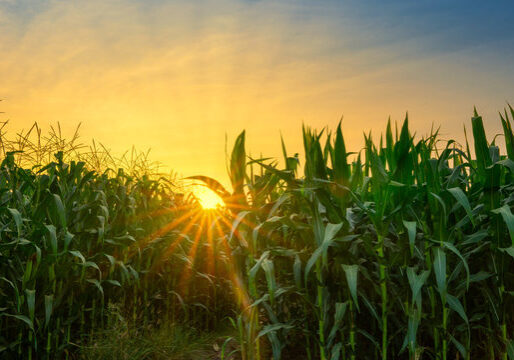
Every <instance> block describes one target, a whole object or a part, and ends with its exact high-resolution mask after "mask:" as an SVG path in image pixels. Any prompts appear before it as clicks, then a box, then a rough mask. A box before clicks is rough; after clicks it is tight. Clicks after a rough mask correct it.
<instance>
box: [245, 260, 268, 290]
mask: <svg viewBox="0 0 514 360" xmlns="http://www.w3.org/2000/svg"><path fill="white" fill-rule="evenodd" d="M268 256H269V251H265V252H263V253H262V255H261V257H260V258H259V260H258V261H257V262H256V263H255V264H254V265H253V266H252V268H251V269H250V271H249V272H248V284H249V291H250V295H251V296H252V297H253V298H254V299H256V298H257V297H258V294H257V285H256V278H257V273H258V272H259V269H260V268H261V265H262V262H263V261H264V260H266V259H267V258H268Z"/></svg>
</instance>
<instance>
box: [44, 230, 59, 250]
mask: <svg viewBox="0 0 514 360" xmlns="http://www.w3.org/2000/svg"><path fill="white" fill-rule="evenodd" d="M45 227H46V230H47V233H48V241H49V243H50V249H51V250H52V253H53V254H54V255H57V233H56V229H55V226H53V225H45Z"/></svg>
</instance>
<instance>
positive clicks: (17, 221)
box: [7, 208, 23, 238]
mask: <svg viewBox="0 0 514 360" xmlns="http://www.w3.org/2000/svg"><path fill="white" fill-rule="evenodd" d="M7 210H9V212H10V213H11V215H12V217H13V219H14V223H15V224H16V231H17V233H18V238H21V227H22V224H23V219H22V217H21V214H20V212H19V211H18V210H16V209H9V208H8V209H7Z"/></svg>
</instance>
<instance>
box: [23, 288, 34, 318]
mask: <svg viewBox="0 0 514 360" xmlns="http://www.w3.org/2000/svg"><path fill="white" fill-rule="evenodd" d="M25 295H26V298H27V308H28V310H29V319H30V320H31V321H32V322H34V316H35V313H36V290H29V289H25Z"/></svg>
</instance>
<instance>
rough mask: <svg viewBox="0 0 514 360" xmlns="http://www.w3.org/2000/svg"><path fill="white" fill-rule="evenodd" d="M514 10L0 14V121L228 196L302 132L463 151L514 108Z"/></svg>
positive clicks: (438, 5) (288, 5)
mask: <svg viewBox="0 0 514 360" xmlns="http://www.w3.org/2000/svg"><path fill="white" fill-rule="evenodd" d="M513 14H514V2H512V1H488V2H485V1H473V0H468V1H438V0H436V1H425V0H420V1H399V0H392V1H387V2H384V1H366V0H364V1H353V0H352V1H335V0H332V1H299V0H298V1H285V0H278V1H277V0H276V1H258V0H246V1H236V0H217V1H208V0H199V1H182V0H177V1H165V0H147V1H135V0H112V1H104V0H102V1H99V0H88V1H62V0H61V1H56V0H19V1H16V0H0V54H1V56H0V76H1V81H0V99H2V100H3V101H2V102H0V111H3V112H4V114H1V115H0V120H2V121H5V120H9V125H8V131H9V132H11V133H15V132H17V131H19V130H20V129H26V128H28V127H30V125H31V124H32V123H33V122H35V121H37V122H38V123H39V124H40V126H41V127H42V128H43V129H48V128H49V127H50V125H55V124H57V122H59V123H60V125H61V127H62V128H63V130H64V132H65V134H66V133H68V134H70V136H71V134H72V133H73V130H74V129H75V128H76V126H77V125H78V124H79V123H81V124H82V125H81V131H80V134H81V135H82V139H83V141H84V142H88V141H90V140H91V139H93V138H94V139H95V140H97V141H99V142H102V143H103V144H105V145H106V146H107V147H108V148H110V149H111V150H112V151H114V152H115V153H121V152H122V151H123V150H125V149H128V148H130V147H131V146H132V145H135V146H136V147H137V148H139V149H141V150H146V149H149V148H150V149H151V157H152V158H153V159H155V160H156V161H159V162H161V163H162V164H163V166H164V168H168V169H172V170H174V171H176V172H177V173H179V174H182V175H184V176H189V175H197V174H202V175H208V176H212V177H215V178H217V179H219V180H221V181H222V182H224V183H226V182H227V175H226V165H225V164H226V150H225V149H226V146H225V144H226V142H227V141H228V146H229V148H230V146H231V144H232V143H233V141H234V140H235V137H236V136H237V135H238V133H239V132H241V131H242V130H244V129H246V133H247V148H248V149H247V152H249V153H251V154H252V156H254V157H257V156H260V155H261V154H262V155H263V156H276V157H279V156H280V134H282V135H283V137H284V140H285V142H286V144H287V147H288V151H290V152H291V153H293V152H301V149H302V139H301V127H302V124H306V125H309V126H312V127H315V128H318V129H321V128H323V127H325V126H328V127H329V128H330V129H334V128H335V127H336V126H337V123H338V122H339V120H340V119H341V118H343V122H342V126H343V130H344V135H345V139H346V142H347V147H348V148H349V150H351V151H358V150H359V149H360V148H361V146H362V144H363V141H362V139H363V136H362V134H363V132H364V131H366V132H368V131H370V130H371V131H372V132H373V134H375V136H376V137H378V136H379V133H380V132H381V131H382V130H383V129H384V128H385V125H386V121H387V118H388V117H389V116H390V117H391V119H392V120H396V121H402V120H403V119H404V117H405V114H406V112H407V111H408V114H409V121H410V124H411V128H412V131H413V132H416V133H417V134H419V135H423V134H426V133H428V132H429V131H430V128H431V126H432V124H434V125H436V126H441V133H442V135H443V137H447V138H448V137H454V138H457V139H462V134H463V131H462V128H463V125H468V126H469V124H470V117H471V115H472V111H473V106H476V107H477V109H478V111H479V112H480V113H481V114H482V115H483V116H484V119H485V125H486V128H487V132H488V134H490V136H491V137H492V136H493V135H494V134H496V133H498V132H500V129H501V124H500V122H499V116H498V111H500V110H502V109H503V108H504V107H505V106H506V104H507V102H511V103H514V21H512V15H513Z"/></svg>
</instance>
